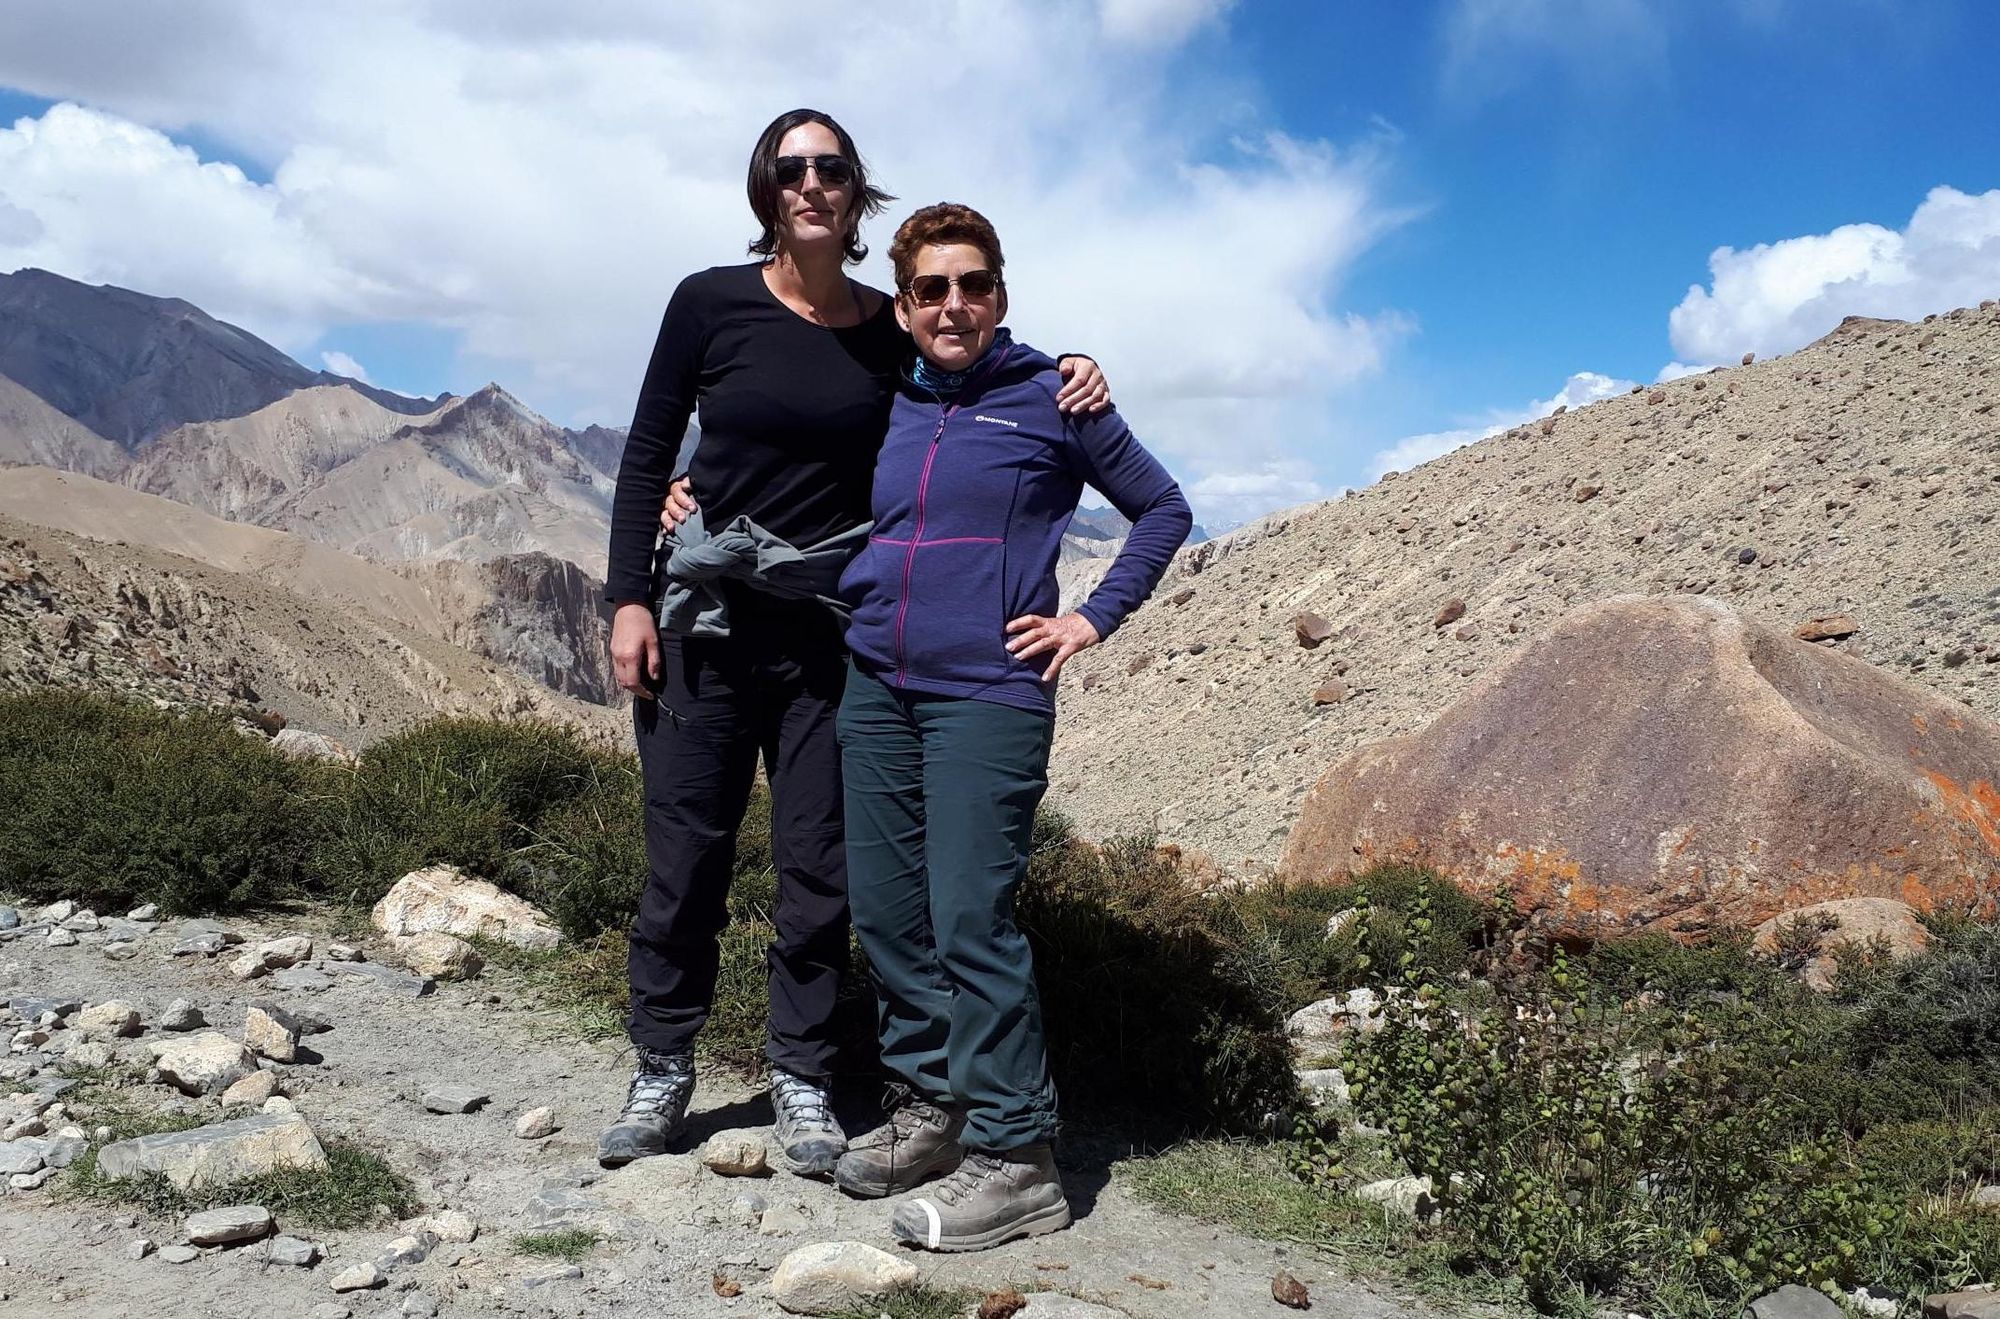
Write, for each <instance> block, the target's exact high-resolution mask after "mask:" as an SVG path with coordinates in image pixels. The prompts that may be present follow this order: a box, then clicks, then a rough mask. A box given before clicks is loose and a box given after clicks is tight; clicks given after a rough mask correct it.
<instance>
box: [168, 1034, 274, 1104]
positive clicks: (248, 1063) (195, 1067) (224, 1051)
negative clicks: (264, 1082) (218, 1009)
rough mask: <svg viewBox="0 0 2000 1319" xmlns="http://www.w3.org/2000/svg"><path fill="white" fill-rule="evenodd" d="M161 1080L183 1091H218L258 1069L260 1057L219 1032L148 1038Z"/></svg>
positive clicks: (191, 1093) (191, 1092) (207, 1092)
mask: <svg viewBox="0 0 2000 1319" xmlns="http://www.w3.org/2000/svg"><path fill="white" fill-rule="evenodd" d="M146 1048H147V1049H148V1050H150V1051H151V1052H152V1054H153V1058H154V1063H153V1065H154V1066H155V1067H157V1068H158V1069H159V1072H160V1079H161V1080H162V1081H165V1082H166V1083H167V1084H168V1085H170V1086H173V1087H174V1088H175V1089H176V1090H179V1091H181V1092H182V1093H183V1094H190V1095H212V1094H219V1093H221V1092H222V1091H224V1090H227V1089H228V1088H229V1087H230V1086H232V1085H235V1084H236V1083H237V1082H238V1081H240V1080H242V1079H243V1078H244V1077H246V1076H248V1075H250V1073H252V1072H254V1071H256V1070H257V1059H256V1058H255V1057H253V1056H252V1055H251V1053H250V1050H248V1049H246V1048H244V1047H243V1045H242V1044H240V1043H238V1042H237V1041H235V1040H232V1039H230V1038H229V1037H228V1036H227V1035H224V1034H222V1033H221V1032H220V1031H212V1030H209V1031H203V1032H201V1033H200V1034H199V1035H184V1036H181V1037H179V1038H177V1039H170V1040H153V1041H149V1042H148V1043H147V1045H146Z"/></svg>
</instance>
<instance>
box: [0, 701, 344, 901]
mask: <svg viewBox="0 0 2000 1319" xmlns="http://www.w3.org/2000/svg"><path fill="white" fill-rule="evenodd" d="M0 801H4V802H5V803H6V804H7V805H6V809H5V811H4V812H0V889H6V890H9V891H11V892H13V893H16V894H18V895H20V896H21V897H24V898H28V899H31V900H34V901H55V900H57V899H59V898H75V899H77V900H78V901H80V902H83V903H86V904H88V905H90V906H92V907H95V908H97V909H98V910H100V911H106V910H119V911H122V910H124V909H126V908H128V907H132V906H135V905H137V904H138V903H140V902H157V903H158V904H159V905H160V906H161V907H162V908H163V909H165V910H166V911H168V912H172V913H196V912H208V911H221V910H229V909H235V908H240V907H245V906H252V905H257V904H261V903H267V902H270V901H273V900H275V899H278V898H282V897H288V896H291V895H292V894H293V893H295V892H296V891H297V890H298V888H299V887H300V885H301V883H302V881H303V879H304V874H305V865H306V862H307V858H308V856H309V853H310V849H311V846H312V844H313V843H314V841H315V840H316V838H317V835H318V831H319V820H318V803H317V801H316V799H315V797H314V795H313V794H312V793H311V792H309V791H307V788H306V776H305V775H304V773H303V772H302V771H300V770H299V769H298V768H297V767H296V766H294V765H292V764H291V763H290V762H288V761H286V760H285V759H284V758H283V757H281V756H279V755H277V754H276V753H274V752H273V751H272V750H271V748H270V745H269V744H268V743H266V742H265V741H264V740H263V739H262V738H259V737H255V736H252V735H248V734H245V733H243V732H239V731H238V730H237V729H236V727H235V726H234V725H232V724H231V723H230V722H229V721H228V720H227V719H226V718H224V717H222V716H220V715H216V714H209V713H196V714H173V713H167V712H162V711H159V710H155V709H153V708H151V707H150V706H145V705H138V704H133V703H129V702H123V701H117V700H113V699H110V698H108V697H103V696H95V695H89V694H86V693H81V692H73V691H59V690H58V691H42V692H35V693H30V694H24V695H13V696H6V697H0Z"/></svg>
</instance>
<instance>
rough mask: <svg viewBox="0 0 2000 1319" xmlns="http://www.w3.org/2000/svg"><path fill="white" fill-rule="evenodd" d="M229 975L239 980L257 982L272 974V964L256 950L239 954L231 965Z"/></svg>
mask: <svg viewBox="0 0 2000 1319" xmlns="http://www.w3.org/2000/svg"><path fill="white" fill-rule="evenodd" d="M229 974H231V975H233V976H235V977H236V978H237V979H238V980H255V979H257V977H259V976H266V975H269V974H271V964H270V963H269V962H266V961H265V960H264V955H263V954H262V953H260V952H258V951H257V950H256V949H255V948H252V949H250V950H248V951H247V952H241V953H238V954H237V955H236V956H235V957H234V958H233V959H232V960H231V961H230V963H229Z"/></svg>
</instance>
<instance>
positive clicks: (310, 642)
mask: <svg viewBox="0 0 2000 1319" xmlns="http://www.w3.org/2000/svg"><path fill="white" fill-rule="evenodd" d="M44 686H65V687H94V688H100V689H107V690H112V691H117V692H122V693H125V694H128V695H134V696H140V697H145V698H151V699H156V700H160V701H164V702H167V703H169V704H175V705H198V706H213V707H224V708H234V709H238V710H241V709H245V708H261V709H267V710H275V711H277V712H279V713H281V714H283V715H284V716H285V718H286V719H287V720H288V721H289V722H290V723H291V724H292V725H294V726H297V727H303V728H307V729H311V730H314V731H318V732H325V733H330V734H332V735H333V736H335V737H338V738H340V739H341V740H343V741H345V742H347V743H349V744H350V745H361V744H365V743H367V742H369V741H372V740H374V739H375V738H377V737H380V736H383V735H384V734H386V733H389V732H393V731H395V730H396V729H398V728H402V727H405V726H407V725H409V724H411V723H413V722H415V721H417V720H419V719H422V718H424V717H427V716H429V715H434V714H484V715H535V716H541V717H546V718H551V719H558V720H562V721H564V722H569V723H574V724H577V725H579V726H582V727H584V728H586V729H588V730H589V731H591V732H592V734H593V735H595V736H602V737H605V738H615V737H618V736H619V735H620V734H621V732H622V722H623V721H622V720H619V719H618V718H617V717H616V716H615V715H614V714H612V713H611V712H610V711H607V710H604V709H602V708H600V707H596V706H589V705H584V704H582V703H580V702H577V701H573V700H570V699H568V698H567V697H563V696H558V695H557V694H555V693H554V692H551V691H549V690H548V689H547V688H545V687H542V686H541V685H539V684H537V683H535V682H532V681H530V680H528V679H526V678H524V677H522V676H520V675H518V674H515V673H513V672H510V671H508V670H505V669H502V668H500V667H499V666H498V665H495V664H494V663H492V662H491V661H488V660H483V659H479V658H477V657H475V656H473V655H471V654H470V653H468V652H466V651H464V650H461V649H459V648H458V647H456V646H453V645H451V644H449V643H447V642H444V641H441V640H439V639H437V638H436V637H433V636H427V635H425V634H424V633H422V632H420V631H418V630H417V629H414V628H411V627H408V626H405V625H402V624H399V623H396V622H393V621H391V620H389V619H387V618H384V617H382V616H381V615H378V614H373V613H370V612H368V611H366V610H362V609H356V608H348V607H344V606H342V605H341V604H339V603H338V602H335V601H332V600H329V599H327V598H325V597H323V596H318V595H315V594H312V593H302V592H294V591H290V590H286V589H285V588H283V587H281V586H277V585H274V584H273V583H272V582H271V580H270V579H269V577H268V576H267V575H266V574H265V573H263V572H240V573H239V572H229V571H226V570H224V569H220V568H216V567H213V566H211V565H209V564H205V563H201V562H199V561H197V560H194V559H190V558H185V557H183V556H181V555H177V554H173V553H169V552H167V551H164V550H159V549H154V548H152V547H150V546H144V545H137V544H117V543H113V542H110V541H102V540H92V539H89V538H87V537H84V536H79V535H75V534H72V533H69V532H64V531H56V530H51V529H49V528H47V527H42V526H37V525H34V524H32V523H28V522H24V521H21V520H19V519H17V518H14V517H12V516H8V515H5V514H0V691H15V690H24V689H28V688H34V687H44Z"/></svg>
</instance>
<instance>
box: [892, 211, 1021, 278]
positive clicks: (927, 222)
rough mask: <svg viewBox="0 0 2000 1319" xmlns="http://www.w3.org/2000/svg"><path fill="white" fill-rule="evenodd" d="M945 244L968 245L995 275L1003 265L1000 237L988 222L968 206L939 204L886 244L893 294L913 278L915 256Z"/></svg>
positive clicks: (913, 219)
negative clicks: (891, 267)
mask: <svg viewBox="0 0 2000 1319" xmlns="http://www.w3.org/2000/svg"><path fill="white" fill-rule="evenodd" d="M947 243H970V244H971V245H972V246H974V247H976V248H978V249H979V254H980V255H981V256H983V257H985V258H986V268H987V269H988V270H991V271H992V272H993V273H994V274H996V275H997V274H999V273H1001V268H1002V267H1003V266H1005V265H1006V264H1007V259H1006V258H1005V257H1003V256H1001V255H1000V235H999V234H997V233H995V232H994V231H993V222H992V221H991V220H988V219H987V218H986V217H985V216H983V215H981V214H980V213H979V212H978V211H975V210H973V209H972V208H971V207H970V206H962V205H960V204H959V203H958V202H939V203H937V204H936V205H935V206H926V207H924V208H923V209H922V210H920V211H918V212H917V213H916V214H915V215H912V216H911V217H910V218H909V219H907V220H905V221H903V225H902V228H900V229H898V230H896V237H895V241H893V242H891V243H890V244H889V264H890V265H891V266H893V267H894V268H895V272H896V291H897V292H898V293H901V292H902V291H903V290H904V289H906V288H908V287H909V286H910V281H911V280H912V279H913V278H915V277H916V273H917V253H919V252H921V251H923V250H924V249H925V248H927V247H942V246H944V245H945V244H947Z"/></svg>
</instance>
